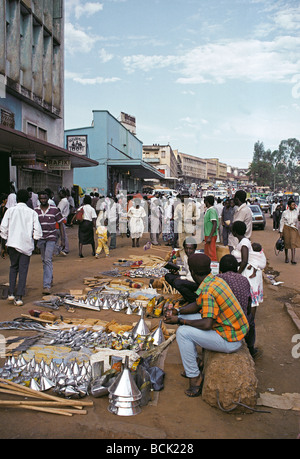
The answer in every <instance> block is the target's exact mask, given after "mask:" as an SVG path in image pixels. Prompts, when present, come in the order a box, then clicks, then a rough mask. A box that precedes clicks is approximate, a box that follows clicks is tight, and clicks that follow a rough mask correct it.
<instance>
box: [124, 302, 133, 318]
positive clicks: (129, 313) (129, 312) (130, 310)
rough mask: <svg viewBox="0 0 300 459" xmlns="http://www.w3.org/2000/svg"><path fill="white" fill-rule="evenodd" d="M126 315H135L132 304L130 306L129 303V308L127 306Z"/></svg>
mask: <svg viewBox="0 0 300 459" xmlns="http://www.w3.org/2000/svg"><path fill="white" fill-rule="evenodd" d="M126 314H128V315H131V314H133V311H132V309H131V306H130V304H129V303H128V306H127V311H126Z"/></svg>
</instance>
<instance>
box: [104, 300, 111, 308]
mask: <svg viewBox="0 0 300 459" xmlns="http://www.w3.org/2000/svg"><path fill="white" fill-rule="evenodd" d="M102 309H110V307H109V303H108V299H107V298H105V300H104V303H103V306H102Z"/></svg>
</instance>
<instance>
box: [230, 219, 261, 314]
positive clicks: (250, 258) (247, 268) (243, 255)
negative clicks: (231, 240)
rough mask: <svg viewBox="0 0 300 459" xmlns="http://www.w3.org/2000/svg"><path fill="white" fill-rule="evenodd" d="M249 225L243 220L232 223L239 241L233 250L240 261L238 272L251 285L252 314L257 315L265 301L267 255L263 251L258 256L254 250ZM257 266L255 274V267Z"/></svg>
mask: <svg viewBox="0 0 300 459" xmlns="http://www.w3.org/2000/svg"><path fill="white" fill-rule="evenodd" d="M246 231H247V227H246V224H245V223H244V222H242V221H236V222H234V223H233V225H232V234H233V236H234V237H235V238H237V240H238V241H239V243H238V245H237V246H236V248H235V249H234V250H233V251H232V252H231V253H232V255H233V256H234V257H235V258H236V259H237V261H238V263H239V269H238V272H239V273H240V274H242V275H243V276H245V277H247V279H248V280H249V282H250V286H251V298H252V315H253V316H255V314H256V308H257V307H258V306H259V304H260V303H262V302H263V275H262V272H263V269H264V267H265V266H266V257H265V255H264V253H263V252H261V254H260V255H261V256H260V257H258V256H257V255H258V253H257V252H254V250H253V247H252V244H251V242H250V239H248V238H247V237H246ZM254 266H255V269H256V271H255V275H254V272H253V269H252V268H253V267H254Z"/></svg>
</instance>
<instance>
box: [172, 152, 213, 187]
mask: <svg viewBox="0 0 300 459" xmlns="http://www.w3.org/2000/svg"><path fill="white" fill-rule="evenodd" d="M174 153H175V155H176V157H177V162H178V166H179V171H180V172H179V173H180V178H181V179H182V181H183V182H184V183H186V184H191V183H196V184H197V185H200V183H201V182H203V180H206V178H207V171H206V160H205V159H201V158H198V157H197V156H193V155H188V154H186V153H181V152H179V151H178V150H174Z"/></svg>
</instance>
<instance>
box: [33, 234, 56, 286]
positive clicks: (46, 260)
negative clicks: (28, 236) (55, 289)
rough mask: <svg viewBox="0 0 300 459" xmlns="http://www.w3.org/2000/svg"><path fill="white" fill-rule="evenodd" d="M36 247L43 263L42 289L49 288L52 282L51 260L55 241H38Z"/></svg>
mask: <svg viewBox="0 0 300 459" xmlns="http://www.w3.org/2000/svg"><path fill="white" fill-rule="evenodd" d="M37 246H38V248H39V249H40V251H41V257H42V261H43V287H44V288H51V284H52V280H53V264H52V258H53V252H54V248H55V241H47V240H46V239H40V240H39V241H38V243H37Z"/></svg>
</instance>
